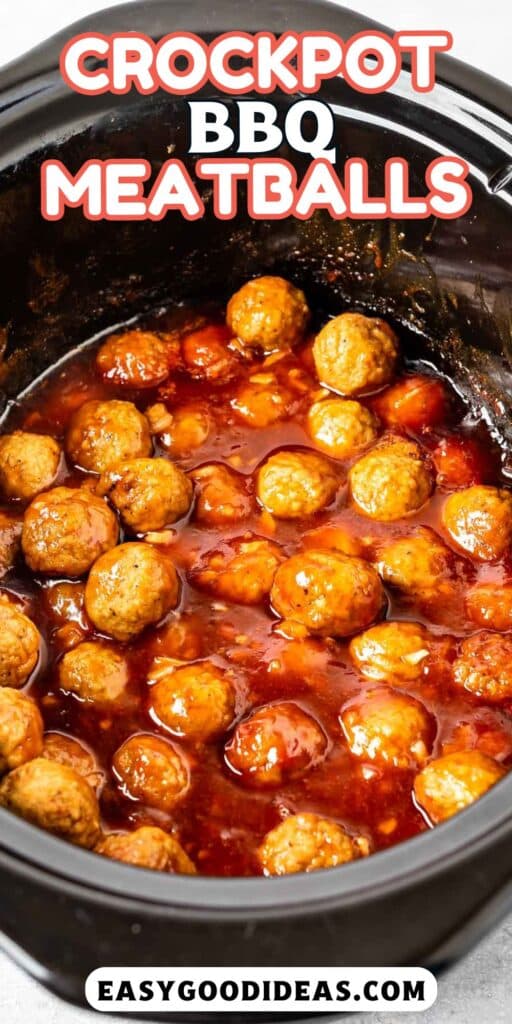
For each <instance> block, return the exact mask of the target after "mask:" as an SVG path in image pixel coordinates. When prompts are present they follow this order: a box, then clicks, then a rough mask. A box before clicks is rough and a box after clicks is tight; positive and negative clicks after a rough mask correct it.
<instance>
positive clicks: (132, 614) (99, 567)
mask: <svg viewBox="0 0 512 1024" xmlns="http://www.w3.org/2000/svg"><path fill="white" fill-rule="evenodd" d="M178 593H179V584H178V577H177V575H176V570H175V568H174V566H173V564H172V562H170V561H169V559H168V558H166V557H165V556H164V555H162V554H161V552H160V551H158V550H157V549H156V548H154V547H152V546H151V544H144V543H133V544H121V545H120V546H119V547H117V548H114V549H113V550H112V551H107V553H106V554H105V555H102V556H101V558H98V561H97V562H95V563H94V565H93V567H92V569H91V572H90V574H89V579H88V580H87V584H86V587H85V607H86V611H87V614H88V616H89V618H90V619H91V621H92V622H93V623H94V625H95V626H96V628H97V629H99V630H100V632H101V633H106V634H107V635H108V636H112V637H114V639H115V640H130V639H132V638H133V637H134V636H137V634H138V633H141V632H142V630H143V629H145V628H146V626H151V625H153V624H154V623H156V622H159V621H160V619H163V618H164V616H165V615H167V613H168V612H169V611H170V610H171V608H175V607H176V604H177V602H178Z"/></svg>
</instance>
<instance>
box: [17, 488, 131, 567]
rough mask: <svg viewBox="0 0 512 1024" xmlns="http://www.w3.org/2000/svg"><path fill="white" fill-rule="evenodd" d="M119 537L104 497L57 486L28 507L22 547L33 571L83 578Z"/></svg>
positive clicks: (115, 521) (114, 520) (113, 516)
mask: <svg viewBox="0 0 512 1024" xmlns="http://www.w3.org/2000/svg"><path fill="white" fill-rule="evenodd" d="M118 537H119V527H118V524H117V519H116V517H115V515H114V513H113V512H112V509H110V508H109V507H108V505H107V503H106V502H105V501H103V499H102V498H98V497H97V496H96V495H95V494H91V492H90V491H88V490H86V489H85V488H83V489H78V490H76V489H73V488H71V487H55V488H54V489H53V490H52V491H46V492H45V494H40V495H39V496H38V497H37V498H34V500H33V501H32V502H31V504H30V505H29V507H28V508H27V511H26V512H25V517H24V520H23V531H22V534H21V546H22V548H23V554H24V556H25V561H26V563H27V565H28V566H29V567H30V569H33V570H34V572H42V573H48V574H49V575H52V576H59V575H61V574H62V575H65V576H82V575H83V573H85V572H87V571H88V569H90V568H91V565H92V564H93V562H95V561H96V559H97V558H99V556H100V555H102V554H104V552H105V551H109V550H110V548H113V547H115V545H116V544H117V541H118Z"/></svg>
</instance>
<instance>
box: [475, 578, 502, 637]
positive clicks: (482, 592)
mask: <svg viewBox="0 0 512 1024" xmlns="http://www.w3.org/2000/svg"><path fill="white" fill-rule="evenodd" d="M466 611H467V613H468V615H469V617H470V619H471V620H472V621H473V622H475V623H476V625H477V626H482V627H483V628H485V627H487V628H488V629H495V630H496V631H497V632H498V633H506V632H508V630H512V583H480V584H478V585H477V586H476V587H473V588H472V589H471V590H470V591H469V593H468V595H467V597H466Z"/></svg>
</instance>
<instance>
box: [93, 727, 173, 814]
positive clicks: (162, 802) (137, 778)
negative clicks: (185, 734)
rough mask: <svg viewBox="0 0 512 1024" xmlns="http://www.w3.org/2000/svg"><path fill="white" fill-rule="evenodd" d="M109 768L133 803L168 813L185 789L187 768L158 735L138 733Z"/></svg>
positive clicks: (170, 746) (117, 753) (120, 751)
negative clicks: (136, 802) (134, 801)
mask: <svg viewBox="0 0 512 1024" xmlns="http://www.w3.org/2000/svg"><path fill="white" fill-rule="evenodd" d="M112 767H113V769H114V774H115V775H116V777H117V779H118V780H119V784H120V788H121V790H122V791H123V792H124V793H125V795H127V796H129V797H131V799H132V800H139V801H140V802H141V803H143V804H146V805H147V806H148V807H155V808H157V809H158V810H161V811H170V810H171V809H172V808H173V807H174V806H175V804H176V803H177V802H178V800H180V799H181V797H182V796H184V794H185V792H186V790H187V788H188V768H187V765H186V763H185V761H184V760H183V758H182V757H181V755H180V754H179V753H178V751H177V750H175V748H174V747H173V746H172V745H171V744H170V743H168V742H167V740H163V739H160V738H159V737H158V736H151V735H149V734H148V733H137V734H136V735H135V736H130V739H128V740H126V742H125V743H123V745H122V747H119V749H118V750H116V752H115V754H114V757H113V761H112Z"/></svg>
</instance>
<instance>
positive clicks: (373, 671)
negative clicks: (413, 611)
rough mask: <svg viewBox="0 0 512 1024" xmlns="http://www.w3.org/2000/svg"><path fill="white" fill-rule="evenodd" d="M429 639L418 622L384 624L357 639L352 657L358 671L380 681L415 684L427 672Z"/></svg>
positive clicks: (352, 648)
mask: <svg viewBox="0 0 512 1024" xmlns="http://www.w3.org/2000/svg"><path fill="white" fill-rule="evenodd" d="M429 647H430V645H429V636H428V633H427V631H426V629H425V628H424V627H423V626H421V625H419V623H417V622H381V623H379V625H378V626H372V628H371V629H368V630H367V631H366V632H365V633H361V634H360V635H359V636H356V637H354V639H353V640H352V641H351V644H350V654H351V656H352V660H353V661H354V662H355V664H356V666H357V668H358V669H359V671H360V672H361V673H362V675H363V676H366V678H367V679H373V680H376V681H377V682H386V681H387V682H393V683H399V684H400V683H413V682H414V681H415V680H417V679H420V678H421V676H422V675H423V673H424V671H425V666H426V664H427V663H428V657H429V653H430V649H429Z"/></svg>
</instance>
